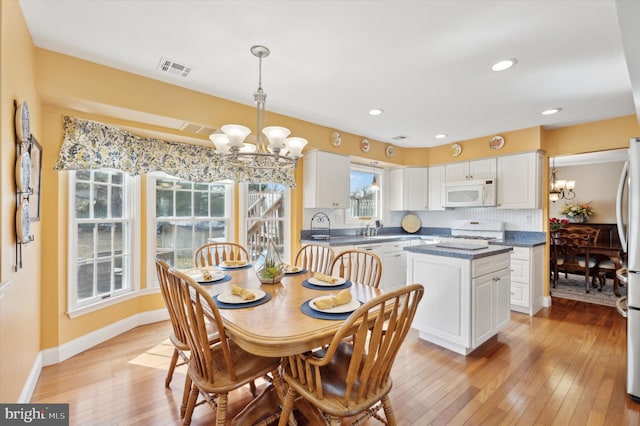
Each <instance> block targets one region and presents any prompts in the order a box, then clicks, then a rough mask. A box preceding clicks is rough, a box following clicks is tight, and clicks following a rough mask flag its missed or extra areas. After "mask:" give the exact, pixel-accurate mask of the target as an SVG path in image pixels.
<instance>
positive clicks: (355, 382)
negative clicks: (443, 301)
mask: <svg viewBox="0 0 640 426" xmlns="http://www.w3.org/2000/svg"><path fill="white" fill-rule="evenodd" d="M423 292H424V287H423V286H422V285H421V284H411V285H408V286H406V287H402V288H399V289H396V290H393V291H390V292H389V293H384V294H382V295H381V296H378V297H376V298H374V299H371V300H370V301H368V302H366V303H365V304H363V305H362V306H360V308H358V309H357V310H355V311H354V312H353V313H352V314H351V315H350V316H349V318H348V319H347V320H345V322H344V323H343V324H342V325H341V326H340V328H339V329H338V331H337V332H336V334H335V335H334V336H333V339H332V340H331V343H329V345H328V346H327V347H326V348H323V349H321V350H319V351H316V352H309V353H305V354H300V355H295V356H291V357H289V359H288V362H287V363H286V366H285V367H284V369H283V378H284V380H285V382H286V383H287V385H288V391H287V396H286V398H285V401H284V404H283V409H282V414H281V416H280V423H279V424H280V425H281V426H283V425H285V424H286V421H287V418H288V416H289V415H290V413H291V411H292V410H293V408H294V405H295V401H296V399H297V398H298V397H299V396H300V397H302V399H303V400H305V401H308V402H309V403H310V404H312V405H313V406H315V407H316V408H317V409H318V410H320V411H321V412H322V413H324V414H325V415H326V416H328V417H329V419H330V424H331V425H336V426H337V425H340V424H341V419H342V418H345V417H353V416H358V418H357V420H356V422H357V424H360V423H359V422H361V421H363V420H364V419H366V418H368V417H375V418H377V419H378V420H380V421H382V422H384V423H385V424H387V425H395V424H396V420H395V416H394V414H393V408H392V406H391V399H390V398H389V391H390V390H391V386H392V380H391V376H390V373H391V368H392V367H393V363H394V361H395V358H396V355H397V353H398V350H399V349H400V346H401V345H402V343H403V341H404V339H405V337H406V336H407V333H408V332H409V330H410V328H411V323H412V321H413V317H414V316H415V313H416V308H417V307H418V303H419V302H420V299H421V298H422V295H423ZM380 408H382V409H383V410H384V417H385V419H386V421H385V419H383V418H382V417H381V416H380V415H379V414H378V411H379V410H380Z"/></svg>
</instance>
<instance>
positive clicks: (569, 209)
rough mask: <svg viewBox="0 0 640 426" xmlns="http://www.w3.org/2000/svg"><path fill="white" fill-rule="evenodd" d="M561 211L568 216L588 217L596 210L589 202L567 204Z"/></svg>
mask: <svg viewBox="0 0 640 426" xmlns="http://www.w3.org/2000/svg"><path fill="white" fill-rule="evenodd" d="M561 213H562V214H563V215H564V216H566V217H568V218H577V217H582V218H588V217H589V216H592V215H593V213H594V211H593V207H591V206H590V205H589V203H584V204H565V205H564V207H563V208H562V211H561Z"/></svg>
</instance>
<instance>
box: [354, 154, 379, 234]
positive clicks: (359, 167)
mask: <svg viewBox="0 0 640 426" xmlns="http://www.w3.org/2000/svg"><path fill="white" fill-rule="evenodd" d="M351 170H355V171H359V172H365V173H371V174H373V168H372V166H366V165H363V164H356V163H351V166H350V167H349V198H351ZM384 172H385V169H383V168H380V167H376V170H375V174H376V180H377V182H378V186H380V190H378V201H377V202H378V214H377V216H371V218H369V217H367V218H366V219H361V218H359V217H353V216H351V206H349V207H348V208H346V209H345V224H349V225H358V226H360V225H365V224H367V223H370V222H372V221H376V220H382V216H383V214H384V212H383V205H384V204H383V199H384V198H383V195H384V188H385V180H384V176H385V173H384Z"/></svg>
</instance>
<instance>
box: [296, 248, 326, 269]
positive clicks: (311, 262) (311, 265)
mask: <svg viewBox="0 0 640 426" xmlns="http://www.w3.org/2000/svg"><path fill="white" fill-rule="evenodd" d="M334 257H335V253H334V251H333V249H332V248H331V247H330V246H324V245H321V244H306V245H304V246H302V248H300V250H298V253H297V254H296V259H295V261H294V265H296V266H301V267H303V268H305V269H306V270H307V271H311V272H322V273H323V274H328V273H330V272H331V271H330V268H331V264H332V263H333V259H334Z"/></svg>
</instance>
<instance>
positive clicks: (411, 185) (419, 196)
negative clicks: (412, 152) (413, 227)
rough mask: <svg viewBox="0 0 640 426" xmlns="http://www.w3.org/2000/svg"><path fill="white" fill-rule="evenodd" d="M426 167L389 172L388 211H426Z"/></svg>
mask: <svg viewBox="0 0 640 426" xmlns="http://www.w3.org/2000/svg"><path fill="white" fill-rule="evenodd" d="M427 180H428V169H427V168H426V167H407V168H398V169H392V170H390V171H389V191H388V192H387V193H388V194H389V195H388V199H387V200H388V204H387V206H388V208H389V210H426V209H427V201H428V198H427V197H428V195H427Z"/></svg>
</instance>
